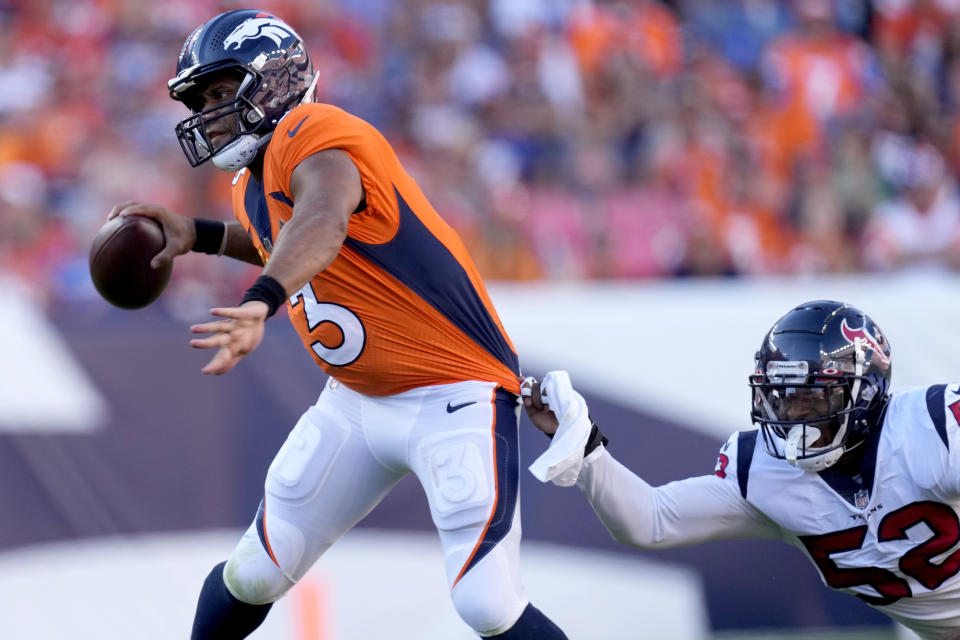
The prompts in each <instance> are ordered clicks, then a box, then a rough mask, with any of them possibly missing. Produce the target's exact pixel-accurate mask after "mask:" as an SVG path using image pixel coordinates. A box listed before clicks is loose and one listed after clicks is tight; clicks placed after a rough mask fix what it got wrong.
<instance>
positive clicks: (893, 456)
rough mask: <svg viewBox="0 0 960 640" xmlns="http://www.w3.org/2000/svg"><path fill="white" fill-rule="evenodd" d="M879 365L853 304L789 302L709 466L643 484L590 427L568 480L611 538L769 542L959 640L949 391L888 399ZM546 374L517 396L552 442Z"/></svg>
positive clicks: (881, 351) (955, 390)
mask: <svg viewBox="0 0 960 640" xmlns="http://www.w3.org/2000/svg"><path fill="white" fill-rule="evenodd" d="M890 364H891V363H890V345H889V344H888V342H887V340H886V338H885V337H884V335H883V334H882V333H881V332H880V329H879V328H878V327H877V325H876V324H874V323H873V321H872V320H871V319H870V318H869V317H868V316H867V315H866V314H865V313H863V312H862V311H860V310H858V309H855V308H853V307H851V306H849V305H847V304H844V303H841V302H833V301H824V300H821V301H814V302H808V303H806V304H803V305H800V306H798V307H796V308H794V309H792V310H791V311H790V312H789V313H787V314H786V315H784V316H783V317H782V318H780V319H779V320H778V321H777V322H776V324H774V325H773V327H772V328H771V329H770V331H768V332H767V333H766V335H764V337H763V343H762V344H761V345H760V350H759V351H758V352H757V354H756V369H755V371H754V373H753V375H751V376H750V379H749V385H750V388H751V389H752V392H753V411H752V416H753V420H754V422H755V424H756V425H759V429H756V428H754V429H751V430H746V431H740V432H738V433H735V434H733V435H732V436H731V437H730V439H729V440H727V442H726V444H724V445H723V447H722V448H721V450H720V454H719V456H718V460H717V466H716V468H715V470H714V474H712V475H704V476H700V477H694V478H687V479H685V480H679V481H676V482H671V483H669V484H666V485H663V486H660V487H651V486H650V485H649V484H647V483H646V482H644V481H643V480H642V479H641V478H640V477H638V476H637V475H635V474H634V473H632V472H631V471H629V470H628V469H627V468H626V467H624V466H623V465H622V464H620V463H619V462H618V461H617V460H615V459H614V458H613V456H612V455H611V454H610V453H609V452H608V451H607V450H606V447H605V446H603V444H605V439H602V436H601V435H600V433H599V431H598V429H597V428H596V425H594V426H593V430H592V433H590V436H589V438H588V439H587V444H586V447H584V458H583V460H582V462H581V461H579V460H578V461H577V463H578V465H580V466H579V473H578V474H577V475H576V476H575V477H576V484H577V486H578V487H579V488H580V490H581V491H582V492H583V493H584V495H585V496H586V497H587V499H588V500H589V501H590V503H591V505H592V506H593V508H594V510H595V511H596V512H597V515H598V516H599V517H600V520H601V521H602V522H603V524H604V525H605V526H606V527H607V529H608V530H609V531H610V533H611V534H612V535H613V537H614V538H615V539H616V540H618V541H620V542H622V543H624V544H628V545H632V546H636V547H640V548H644V549H664V548H670V547H678V546H685V545H691V544H696V543H700V542H706V541H709V540H720V539H731V538H774V539H780V540H783V541H784V542H786V543H788V544H791V545H793V546H795V547H797V548H798V549H800V550H801V551H802V552H803V553H804V554H806V556H807V557H808V558H809V559H810V560H811V561H812V562H813V564H814V565H816V567H817V569H818V570H819V572H820V575H821V577H822V579H823V582H824V583H825V584H826V585H827V586H830V587H833V588H834V589H838V590H841V591H845V592H847V593H850V594H852V595H854V596H857V597H858V598H860V599H862V600H864V601H865V602H866V603H868V604H869V605H871V606H873V607H875V608H876V609H877V610H879V611H882V612H883V613H885V614H887V615H888V616H890V617H891V618H893V619H894V620H897V621H899V622H901V623H902V624H903V625H905V626H907V627H908V628H910V629H912V630H913V631H914V632H916V633H917V634H918V635H920V637H922V638H925V639H933V638H936V639H938V640H940V639H943V638H947V637H960V575H958V574H960V544H958V543H960V425H958V421H960V385H958V384H957V383H956V382H953V383H951V384H934V385H931V386H927V387H918V388H914V389H909V390H906V391H903V392H898V393H893V394H891V393H890V390H889V386H890V371H891V369H890ZM558 380H568V378H567V377H566V374H565V373H564V372H551V373H549V374H547V376H546V377H544V379H543V381H541V382H540V383H536V382H535V381H533V380H530V379H528V382H527V383H526V385H525V386H526V387H527V388H526V389H525V390H524V395H525V397H524V405H525V406H526V409H527V414H528V415H529V416H530V418H531V420H532V421H533V423H534V424H535V425H536V426H537V427H538V428H539V429H540V430H542V431H544V432H545V433H547V434H548V435H551V437H552V436H553V434H554V433H555V432H557V430H558V428H559V429H560V430H561V433H566V432H564V431H563V430H564V429H565V428H566V426H565V425H564V422H565V421H566V420H567V417H566V416H570V415H574V414H576V412H575V411H569V410H567V409H566V408H564V409H563V410H562V411H561V410H559V409H558V413H560V414H561V415H563V416H565V417H564V418H562V419H561V420H560V421H559V422H558V419H557V417H556V415H555V414H554V413H553V411H551V406H552V407H553V408H558V407H567V406H570V405H571V403H572V402H573V401H574V400H576V401H578V402H580V403H581V404H582V402H583V400H582V398H581V397H580V396H579V394H577V393H576V391H574V390H573V389H572V387H570V386H569V384H558V383H557V381H558ZM551 394H553V395H551ZM584 408H585V405H584ZM584 414H585V412H584ZM588 431H589V428H588ZM584 433H586V432H584ZM563 439H564V438H562V437H558V438H554V442H552V443H551V449H553V448H556V447H557V446H558V442H557V441H559V440H563ZM567 440H568V441H569V439H567ZM560 446H562V445H560ZM548 451H549V450H548ZM578 454H579V449H578ZM554 458H557V456H554ZM572 481H573V480H572V479H571V480H570V482H572ZM558 484H563V483H561V482H558Z"/></svg>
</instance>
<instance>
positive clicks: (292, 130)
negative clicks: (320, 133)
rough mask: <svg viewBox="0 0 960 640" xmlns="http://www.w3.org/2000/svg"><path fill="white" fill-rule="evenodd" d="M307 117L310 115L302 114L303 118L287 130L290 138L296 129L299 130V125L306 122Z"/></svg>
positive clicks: (295, 132) (295, 133)
mask: <svg viewBox="0 0 960 640" xmlns="http://www.w3.org/2000/svg"><path fill="white" fill-rule="evenodd" d="M309 117H310V116H309V115H305V116H303V120H301V121H300V122H298V123H297V126H295V127H294V128H293V129H290V131H287V135H288V136H290V137H291V138H292V137H293V136H295V135H297V131H299V130H300V125H302V124H303V123H304V122H306V121H307V118H309Z"/></svg>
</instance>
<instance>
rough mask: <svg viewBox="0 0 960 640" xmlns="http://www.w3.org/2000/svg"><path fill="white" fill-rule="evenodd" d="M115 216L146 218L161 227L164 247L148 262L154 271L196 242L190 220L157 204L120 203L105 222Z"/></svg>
mask: <svg viewBox="0 0 960 640" xmlns="http://www.w3.org/2000/svg"><path fill="white" fill-rule="evenodd" d="M117 216H146V217H148V218H153V219H154V220H156V221H157V222H159V223H160V226H161V227H163V237H164V240H165V244H164V247H163V249H162V250H161V251H160V253H158V254H157V255H155V256H153V258H152V259H151V260H150V266H151V267H153V268H154V269H159V268H160V267H162V266H164V265H165V264H167V263H169V262H170V261H172V260H173V259H174V258H176V257H177V256H179V255H182V254H184V253H187V252H188V251H190V250H191V249H193V245H194V244H195V243H196V242H197V230H196V226H195V225H194V222H193V219H192V218H185V217H183V216H181V215H179V214H177V213H174V212H173V211H170V209H167V208H166V207H162V206H160V205H158V204H149V203H147V202H137V201H136V200H128V201H126V202H121V203H120V204H118V205H116V206H115V207H114V208H113V209H111V210H110V213H109V214H107V220H112V219H113V218H116V217H117Z"/></svg>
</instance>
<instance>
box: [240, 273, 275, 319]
mask: <svg viewBox="0 0 960 640" xmlns="http://www.w3.org/2000/svg"><path fill="white" fill-rule="evenodd" d="M251 300H259V301H260V302H264V303H266V305H267V307H268V309H267V317H268V318H269V317H270V316H272V315H273V314H275V313H276V312H277V309H279V308H280V305H282V304H283V303H284V302H286V301H287V292H286V290H285V289H284V288H283V285H282V284H280V283H279V282H277V280H276V278H273V277H271V276H268V275H262V276H260V277H259V278H257V280H256V281H255V282H254V283H253V285H252V286H251V287H250V288H249V289H247V291H246V293H244V294H243V300H241V302H240V304H243V303H245V302H250V301H251Z"/></svg>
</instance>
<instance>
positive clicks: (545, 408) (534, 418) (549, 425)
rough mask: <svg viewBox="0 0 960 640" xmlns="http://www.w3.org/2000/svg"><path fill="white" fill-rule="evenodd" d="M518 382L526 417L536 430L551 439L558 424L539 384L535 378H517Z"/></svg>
mask: <svg viewBox="0 0 960 640" xmlns="http://www.w3.org/2000/svg"><path fill="white" fill-rule="evenodd" d="M518 380H519V381H520V397H521V398H523V408H524V409H526V411H527V417H528V418H530V422H532V423H533V426H535V427H536V428H537V429H540V431H543V432H544V433H545V434H547V435H548V436H550V437H551V438H552V437H553V434H554V433H556V432H557V427H559V426H560V422H559V421H558V420H557V416H556V415H555V414H554V413H553V411H551V410H550V400H549V398H547V397H546V396H545V394H542V393H541V390H540V383H539V382H538V381H537V379H536V378H531V377H527V378H518Z"/></svg>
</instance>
